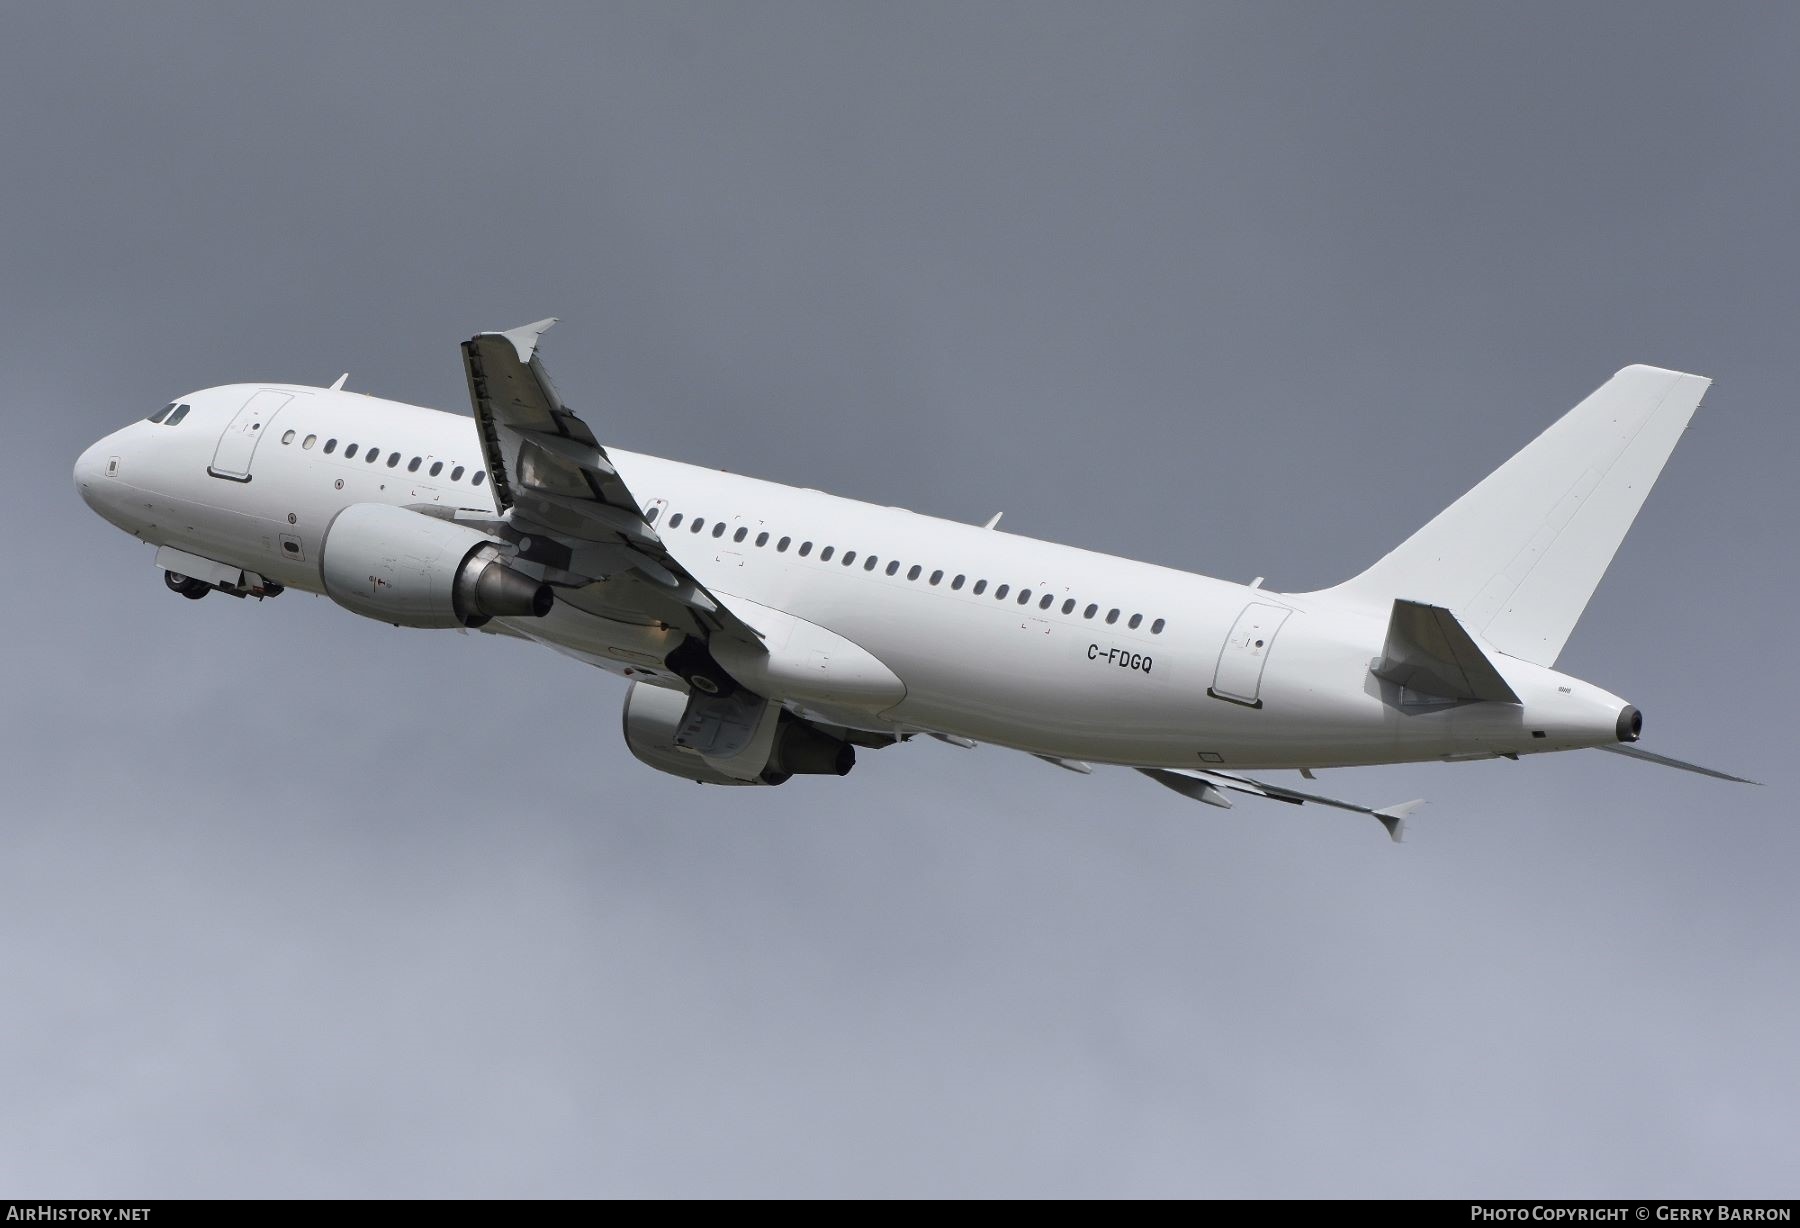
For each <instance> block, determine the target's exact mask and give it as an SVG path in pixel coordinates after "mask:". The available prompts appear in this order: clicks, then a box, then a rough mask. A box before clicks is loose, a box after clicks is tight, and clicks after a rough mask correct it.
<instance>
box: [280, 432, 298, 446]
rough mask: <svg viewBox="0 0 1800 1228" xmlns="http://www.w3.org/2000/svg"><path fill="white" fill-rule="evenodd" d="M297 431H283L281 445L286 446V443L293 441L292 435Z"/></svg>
mask: <svg viewBox="0 0 1800 1228" xmlns="http://www.w3.org/2000/svg"><path fill="white" fill-rule="evenodd" d="M298 433H299V432H298V431H283V432H282V434H281V442H282V445H283V446H286V445H287V444H290V443H293V442H294V436H295V435H297V434H298Z"/></svg>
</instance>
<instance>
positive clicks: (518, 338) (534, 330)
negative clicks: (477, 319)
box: [500, 316, 556, 363]
mask: <svg viewBox="0 0 1800 1228" xmlns="http://www.w3.org/2000/svg"><path fill="white" fill-rule="evenodd" d="M555 323H556V317H555V316H551V317H550V318H549V319H547V320H539V321H537V323H535V324H526V325H524V326H522V327H519V328H510V329H507V330H506V331H505V332H503V333H501V334H500V336H502V337H505V338H506V339H507V340H508V341H510V342H512V345H513V349H514V350H515V351H517V352H518V355H519V361H520V362H521V363H529V362H530V361H531V356H532V355H533V354H535V353H537V347H538V338H539V337H542V336H543V335H544V334H545V333H547V332H549V331H550V326H551V325H552V324H555Z"/></svg>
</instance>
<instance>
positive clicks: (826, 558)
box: [819, 546, 837, 563]
mask: <svg viewBox="0 0 1800 1228" xmlns="http://www.w3.org/2000/svg"><path fill="white" fill-rule="evenodd" d="M836 549H837V547H836V546H827V547H825V548H824V549H823V550H821V551H819V562H821V563H829V562H831V552H832V551H833V550H836Z"/></svg>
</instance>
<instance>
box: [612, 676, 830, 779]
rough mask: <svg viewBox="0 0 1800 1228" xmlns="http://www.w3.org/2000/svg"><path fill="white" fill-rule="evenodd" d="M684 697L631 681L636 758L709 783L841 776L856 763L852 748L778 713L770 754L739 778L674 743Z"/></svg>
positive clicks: (629, 712)
mask: <svg viewBox="0 0 1800 1228" xmlns="http://www.w3.org/2000/svg"><path fill="white" fill-rule="evenodd" d="M686 709H687V696H686V695H684V694H683V693H682V692H680V691H672V690H669V689H668V688H666V687H659V686H648V685H646V684H644V683H641V682H634V683H632V684H631V690H629V691H627V692H626V694H625V712H624V724H625V745H626V746H627V747H628V748H630V750H631V753H632V754H633V755H634V756H636V758H637V760H638V762H639V763H647V764H649V765H650V766H651V767H653V768H655V769H656V770H657V771H659V772H667V773H668V774H669V775H671V776H680V777H683V778H685V779H687V780H697V781H699V782H700V783H701V784H707V785H778V784H783V783H785V782H786V781H787V779H788V778H789V777H790V776H843V775H846V774H847V773H848V772H849V771H850V769H851V768H853V767H855V766H856V748H855V747H854V746H852V745H850V743H848V742H846V741H844V740H843V739H841V738H835V737H833V736H831V735H830V734H829V733H826V732H825V731H824V730H823V729H820V728H819V727H818V726H817V725H814V724H812V723H810V722H808V721H803V720H801V719H800V718H799V717H797V716H795V715H794V714H793V713H791V712H782V713H781V714H780V715H779V716H778V717H777V724H776V727H775V738H774V741H773V742H771V743H770V745H769V757H768V759H767V760H766V761H765V762H764V764H763V767H762V769H761V771H759V772H758V773H757V775H756V778H755V779H754V780H739V779H738V778H737V777H735V776H728V775H726V774H725V773H724V772H721V771H719V770H718V769H717V768H715V767H713V766H712V765H711V764H709V763H708V762H707V761H706V760H705V759H703V758H701V757H700V755H698V754H697V753H695V752H694V751H691V750H688V749H687V748H686V747H682V746H677V745H675V734H676V732H677V731H678V730H679V729H680V728H681V715H682V713H683V712H684V711H685V710H686Z"/></svg>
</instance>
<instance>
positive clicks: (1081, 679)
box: [75, 320, 1739, 840]
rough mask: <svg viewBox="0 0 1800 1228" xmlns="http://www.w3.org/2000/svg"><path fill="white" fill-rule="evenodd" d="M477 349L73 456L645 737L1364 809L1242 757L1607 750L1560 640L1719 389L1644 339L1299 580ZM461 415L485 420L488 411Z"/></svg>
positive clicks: (1311, 760)
mask: <svg viewBox="0 0 1800 1228" xmlns="http://www.w3.org/2000/svg"><path fill="white" fill-rule="evenodd" d="M552 323H554V321H552V320H544V321H541V322H539V323H536V324H531V325H527V326H525V327H523V328H518V329H514V330H512V331H511V332H495V333H482V334H480V335H478V336H476V337H474V338H472V339H470V340H469V341H467V342H465V343H464V345H463V363H464V366H465V367H466V369H467V374H468V382H469V397H470V401H471V403H472V404H473V406H474V411H475V417H474V422H473V423H471V422H470V421H469V419H467V418H465V417H462V416H461V415H457V414H450V413H444V412H441V411H438V410H432V409H423V408H420V407H417V406H413V405H404V404H400V403H397V402H394V401H385V400H380V399H378V398H375V397H368V396H363V395H360V394H357V393H354V392H349V391H346V390H345V388H344V382H345V381H344V379H339V380H338V381H337V383H335V384H333V385H332V386H331V387H329V388H312V387H305V386H299V385H293V384H232V385H227V386H225V387H219V388H208V389H206V390H204V391H201V392H195V393H192V394H190V395H188V396H184V397H181V398H179V399H178V400H176V401H173V402H171V403H170V404H168V405H167V406H165V407H164V408H162V409H159V410H157V411H156V412H155V413H153V414H151V415H150V416H149V417H148V418H147V419H145V420H144V421H141V422H137V423H134V424H132V425H130V426H128V427H125V428H124V429H123V430H120V431H116V432H114V433H113V434H111V435H108V436H107V437H106V438H104V439H102V440H101V441H100V442H99V443H96V444H95V445H94V446H93V447H91V448H89V449H88V450H87V451H86V452H84V453H83V454H82V456H81V458H80V460H79V461H77V462H76V465H75V484H76V487H77V489H79V491H80V492H81V497H82V498H83V499H84V500H86V501H87V503H88V505H89V506H90V507H92V508H93V509H94V510H95V511H97V512H98V513H100V515H102V516H104V517H105V518H106V519H107V520H110V521H111V522H112V523H113V524H115V525H117V526H119V527H120V528H121V529H124V530H125V531H126V532H128V533H131V534H133V535H135V536H137V537H139V538H141V539H142V540H144V541H146V542H149V543H150V544H152V545H154V546H156V547H157V551H156V565H157V566H158V567H160V568H161V569H162V571H163V579H164V580H165V582H166V583H167V584H168V587H169V588H170V589H172V590H174V591H175V592H177V593H180V594H181V595H182V596H184V597H189V598H196V599H197V598H200V597H204V596H206V595H207V594H209V593H212V592H215V591H217V592H222V593H227V594H230V595H232V596H234V597H256V598H266V597H272V596H275V595H277V594H279V593H281V592H282V591H283V590H284V589H287V588H298V589H303V590H306V591H308V592H313V593H323V594H324V595H326V596H328V597H330V598H331V599H332V600H333V601H335V602H337V603H338V604H339V605H341V606H343V607H344V608H346V609H348V610H350V611H352V612H353V613H356V614H361V615H363V616H364V617H367V618H374V619H379V620H380V621H382V622H386V623H393V624H394V625H396V626H400V627H430V628H480V629H481V630H484V631H488V632H492V633H496V634H501V635H512V636H518V637H522V638H525V639H530V640H536V641H538V642H539V643H542V644H546V645H549V646H550V647H552V648H554V649H556V650H557V651H559V652H562V653H565V654H567V655H568V656H571V657H574V658H575V659H577V660H580V661H585V662H587V663H588V664H591V665H597V666H599V667H600V668H602V669H605V670H609V671H611V672H613V673H616V674H620V675H622V676H624V677H625V678H627V679H629V680H630V681H631V686H630V689H629V690H628V691H627V693H626V696H625V705H624V730H625V742H626V745H627V746H629V747H630V749H631V753H632V754H634V755H636V756H637V757H638V758H639V759H640V760H642V761H643V762H645V763H647V764H649V765H650V766H651V767H653V768H656V769H658V770H659V771H663V772H668V773H671V774H673V775H676V776H681V777H686V778H687V779H690V780H696V781H701V782H704V783H711V784H731V785H778V784H781V783H783V782H785V781H786V780H788V779H789V777H791V776H795V775H804V774H821V775H835V776H841V775H844V774H845V773H846V772H848V771H849V770H850V768H851V766H852V765H853V764H854V763H855V762H856V751H857V749H858V748H863V749H874V748H879V747H886V746H891V745H893V744H895V743H896V742H904V741H906V740H908V739H911V738H913V737H915V736H917V735H920V734H925V735H929V736H932V737H935V738H939V739H941V740H943V741H945V742H949V743H952V744H955V745H958V746H965V747H966V746H973V745H975V744H976V743H982V742H985V743H992V744H994V745H999V746H1007V747H1012V748H1016V749H1018V750H1022V751H1026V752H1028V753H1030V754H1033V755H1036V756H1037V757H1038V758H1040V759H1044V760H1047V761H1049V762H1051V763H1054V764H1057V765H1059V766H1061V767H1064V768H1068V769H1070V770H1073V771H1076V772H1088V771H1091V765H1093V764H1095V763H1102V764H1114V765H1120V766H1124V767H1129V768H1135V769H1137V770H1138V771H1140V772H1142V773H1143V774H1144V775H1146V776H1148V777H1149V778H1150V779H1152V780H1155V781H1157V782H1158V783H1160V784H1163V785H1166V786H1167V787H1169V788H1171V789H1173V790H1175V791H1176V792H1178V793H1181V794H1184V795H1186V796H1187V797H1189V798H1192V799H1194V800H1196V801H1200V802H1206V803H1210V804H1212V805H1215V806H1229V805H1230V804H1231V803H1230V801H1229V800H1228V799H1227V797H1226V794H1227V793H1228V792H1237V793H1245V794H1253V795H1257V796H1261V797H1265V798H1270V799H1274V800H1277V801H1282V802H1290V803H1304V802H1315V803H1322V804H1325V805H1328V806H1336V807H1340V808H1342V809H1346V810H1351V811H1357V812H1360V813H1364V814H1370V815H1373V816H1374V817H1375V818H1377V819H1379V820H1380V821H1381V822H1382V824H1383V825H1384V826H1385V827H1386V828H1387V830H1388V832H1389V834H1390V835H1391V836H1392V837H1393V838H1394V839H1396V840H1398V839H1399V838H1400V835H1401V832H1402V829H1403V821H1404V819H1405V817H1406V815H1407V814H1408V813H1409V812H1410V811H1412V810H1413V809H1414V808H1416V807H1417V806H1418V805H1419V804H1420V803H1419V802H1417V801H1412V802H1406V803H1403V804H1401V805H1396V806H1386V807H1379V808H1377V807H1369V806H1362V805H1358V804H1355V803H1352V802H1343V801H1337V800H1334V799H1331V798H1327V797H1321V796H1319V795H1317V794H1314V793H1310V792H1302V791H1301V790H1299V789H1294V788H1289V787H1286V786H1285V785H1280V784H1275V783H1271V782H1268V781H1265V780H1260V779H1257V778H1255V777H1252V776H1250V775H1247V774H1246V773H1249V772H1259V771H1263V770H1267V769H1299V770H1300V771H1301V772H1302V773H1303V774H1304V775H1305V776H1306V777H1307V778H1308V779H1310V778H1311V773H1312V769H1315V768H1326V767H1340V766H1351V765H1357V764H1376V763H1404V762H1415V761H1422V760H1462V759H1484V758H1492V757H1496V756H1505V757H1507V758H1517V757H1518V756H1520V755H1530V754H1540V753H1543V752H1547V751H1562V750H1575V749H1579V748H1586V747H1595V748H1599V749H1603V750H1611V751H1615V752H1617V753H1620V754H1626V755H1631V756H1634V757H1636V758H1640V759H1648V760H1653V761H1656V762H1660V763H1665V764H1668V765H1670V766H1673V767H1681V768H1686V769H1688V770H1693V771H1699V772H1703V773H1705V774H1707V775H1713V776H1719V777H1722V778H1724V779H1728V780H1737V779H1739V778H1738V777H1733V776H1727V775H1725V774H1724V773H1721V772H1713V771H1711V770H1710V769H1706V768H1699V767H1696V766H1695V765H1693V764H1685V763H1681V762H1680V761H1678V760H1672V759H1668V758H1666V757H1663V756H1660V755H1655V754H1651V753H1649V752H1646V751H1644V750H1642V749H1639V748H1637V747H1633V746H1631V745H1630V744H1631V743H1633V742H1635V741H1636V740H1637V738H1638V733H1639V730H1640V728H1641V725H1642V720H1641V718H1640V716H1639V714H1638V710H1637V709H1636V708H1634V707H1633V706H1632V705H1630V704H1628V703H1626V702H1625V701H1624V700H1622V699H1620V698H1619V697H1618V696H1616V695H1612V694H1610V693H1608V692H1606V691H1603V690H1601V689H1600V688H1599V687H1597V686H1594V685H1592V684H1591V683H1587V682H1583V681H1581V680H1580V679H1579V678H1572V677H1569V676H1568V675H1566V674H1560V673H1558V672H1556V670H1555V669H1553V668H1552V667H1553V666H1554V665H1555V663H1556V658H1557V655H1558V653H1560V652H1561V651H1562V648H1563V645H1564V643H1565V642H1566V641H1567V640H1568V638H1569V634H1570V633H1571V632H1572V631H1573V630H1574V628H1575V623H1576V620H1577V619H1579V618H1580V617H1581V612H1582V610H1583V609H1584V608H1585V607H1586V605H1587V603H1588V599H1589V597H1591V596H1592V595H1593V592H1594V588H1595V586H1596V585H1597V584H1598V583H1599V582H1600V576H1601V574H1602V573H1603V572H1604V571H1605V570H1606V567H1607V564H1608V563H1609V562H1610V561H1611V560H1612V557H1613V553H1614V552H1615V551H1616V550H1617V549H1618V546H1619V543H1620V541H1621V540H1622V539H1623V538H1624V536H1625V531H1626V530H1627V529H1628V528H1629V527H1630V526H1631V522H1632V520H1633V519H1634V518H1635V517H1636V515H1637V513H1638V509H1639V508H1640V507H1641V506H1642V505H1643V501H1644V497H1645V496H1646V495H1647V494H1649V492H1650V487H1651V485H1652V484H1653V483H1654V482H1655V481H1656V477H1657V475H1658V474H1659V473H1660V472H1661V471H1662V467H1663V464H1664V462H1665V461H1666V460H1667V459H1668V457H1669V454H1670V452H1671V451H1672V450H1673V449H1674V447H1675V443H1676V441H1677V440H1679V439H1680V438H1681V434H1682V431H1683V430H1684V429H1685V428H1686V426H1687V424H1688V420H1689V418H1691V417H1692V416H1693V413H1694V410H1695V408H1696V407H1697V406H1698V405H1699V403H1700V398H1701V395H1702V394H1703V393H1704V392H1705V391H1706V388H1707V385H1708V383H1709V381H1708V380H1705V379H1702V378H1700V377H1699V376H1695V375H1683V374H1681V373H1679V372H1675V371H1663V370H1659V369H1657V368H1655V367H1643V366H1634V367H1627V368H1625V369H1624V370H1623V371H1620V372H1619V373H1618V374H1617V375H1615V376H1613V377H1612V379H1610V380H1608V381H1607V382H1606V384H1605V385H1604V386H1602V387H1601V388H1600V389H1599V391H1597V392H1595V393H1594V394H1593V395H1592V396H1590V397H1588V398H1587V399H1586V400H1585V401H1583V402H1582V403H1581V404H1580V405H1577V406H1576V407H1575V408H1574V409H1573V410H1571V411H1570V412H1569V413H1568V414H1567V415H1565V416H1564V417H1563V418H1562V419H1561V420H1560V421H1558V422H1556V423H1555V424H1554V425H1552V426H1551V427H1550V428H1549V429H1548V430H1546V431H1545V432H1544V433H1543V434H1542V435H1540V436H1538V437H1537V439H1535V440H1533V441H1532V442H1531V443H1530V444H1529V445H1527V446H1526V447H1525V449H1524V450H1523V451H1521V452H1520V453H1518V455H1516V456H1514V457H1513V458H1512V459H1511V460H1509V461H1508V462H1507V463H1506V464H1504V465H1502V466H1501V467H1500V468H1499V469H1497V470H1495V471H1494V472H1493V473H1492V474H1490V475H1489V476H1488V477H1487V478H1486V480H1484V481H1483V482H1481V483H1480V484H1479V485H1478V486H1476V487H1475V488H1474V489H1473V490H1471V491H1470V492H1469V493H1468V494H1466V495H1464V496H1463V497H1462V498H1461V499H1459V500H1457V501H1456V502H1455V503H1454V504H1452V505H1451V506H1450V507H1449V508H1447V509H1446V510H1445V511H1443V512H1442V513H1440V514H1439V515H1438V516H1437V517H1436V518H1435V519H1434V520H1432V521H1431V522H1430V523H1429V524H1427V525H1426V526H1425V527H1424V528H1422V529H1420V530H1419V531H1418V532H1417V533H1415V534H1413V535H1412V536H1411V537H1410V538H1408V539H1407V540H1406V541H1405V542H1403V543H1402V544H1401V545H1400V546H1398V547H1397V548H1396V549H1394V550H1393V551H1392V552H1391V553H1389V554H1388V555H1387V556H1386V557H1385V558H1383V559H1381V560H1380V561H1379V562H1377V563H1376V564H1375V565H1374V566H1372V567H1370V568H1369V569H1368V570H1366V571H1364V572H1363V573H1362V574H1360V575H1358V576H1356V577H1354V578H1353V579H1350V580H1347V581H1345V582H1344V583H1342V584H1339V585H1338V586H1336V587H1335V588H1330V589H1325V590H1322V591H1319V592H1310V593H1276V592H1271V591H1269V590H1267V589H1264V588H1261V587H1259V584H1251V585H1249V586H1245V585H1242V584H1233V583H1228V582H1226V581H1223V580H1214V579H1210V578H1208V577H1206V576H1200V575H1192V574H1188V573H1185V572H1179V571H1173V570H1170V569H1168V568H1164V567H1156V566H1152V565H1150V564H1147V563H1137V562H1131V561H1128V560H1125V559H1120V558H1113V557H1110V556H1107V555H1101V554H1094V553H1090V552H1088V551H1086V550H1079V549H1075V548H1073V547H1069V546H1059V545H1053V544H1051V543H1049V542H1041V541H1034V540H1031V539H1029V538H1024V537H1018V536H1014V535H1012V534H1008V533H1003V532H999V531H997V530H996V528H995V522H996V521H998V519H999V517H998V516H996V517H995V518H994V520H993V521H989V522H988V523H987V524H986V525H979V526H977V525H965V524H958V523H954V522H951V521H945V520H938V519H935V518H933V517H929V516H922V515H918V514H916V513H914V512H909V511H904V510H901V509H899V508H892V507H876V506H874V505H872V504H868V503H859V502H856V501H854V500H850V499H842V498H838V497H836V496H833V495H827V494H822V493H820V492H818V491H816V490H800V489H796V488H794V487H789V486H781V485H777V484H775V483H771V482H762V481H757V480H755V479H753V478H747V477H739V476H737V475H735V474H729V473H720V472H716V471H713V470H709V469H700V468H696V467H694V466H691V465H684V464H679V463H676V462H674V461H667V460H659V459H657V458H656V457H651V456H641V455H636V454H633V453H630V452H625V451H622V450H620V449H617V448H608V447H604V446H602V445H601V443H600V442H599V441H598V440H597V439H596V438H595V436H594V433H593V431H592V430H591V429H590V428H589V426H588V424H587V423H586V422H584V421H583V420H582V419H581V418H580V417H578V416H577V415H576V414H575V412H574V411H573V410H571V409H570V408H568V406H566V405H565V404H564V403H563V400H562V398H561V397H560V396H559V395H558V394H557V391H556V389H555V387H554V386H553V385H552V384H551V382H550V380H549V377H548V376H547V375H546V374H545V371H544V366H543V363H542V362H541V361H540V359H539V357H538V345H539V340H540V337H541V336H542V334H543V332H544V330H545V329H547V328H548V327H549V326H550V325H551V324H552ZM471 426H472V427H473V429H471Z"/></svg>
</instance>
